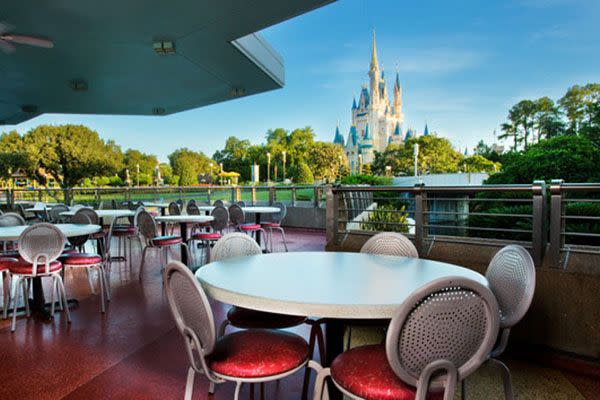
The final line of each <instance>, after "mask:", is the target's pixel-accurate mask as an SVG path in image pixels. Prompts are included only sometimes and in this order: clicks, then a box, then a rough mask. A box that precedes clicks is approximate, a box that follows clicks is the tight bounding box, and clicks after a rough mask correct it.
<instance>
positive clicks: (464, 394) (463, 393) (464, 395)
mask: <svg viewBox="0 0 600 400" xmlns="http://www.w3.org/2000/svg"><path fill="white" fill-rule="evenodd" d="M466 390H467V384H466V379H463V380H462V381H460V398H461V400H465V399H466V398H467V392H466Z"/></svg>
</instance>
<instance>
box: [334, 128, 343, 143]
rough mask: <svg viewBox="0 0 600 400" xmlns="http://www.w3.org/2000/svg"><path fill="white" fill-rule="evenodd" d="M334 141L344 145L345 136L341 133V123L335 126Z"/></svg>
mask: <svg viewBox="0 0 600 400" xmlns="http://www.w3.org/2000/svg"><path fill="white" fill-rule="evenodd" d="M333 143H334V144H339V145H341V146H342V147H343V146H344V137H343V136H342V134H341V133H340V127H339V125H338V126H337V127H336V128H335V137H334V138H333Z"/></svg>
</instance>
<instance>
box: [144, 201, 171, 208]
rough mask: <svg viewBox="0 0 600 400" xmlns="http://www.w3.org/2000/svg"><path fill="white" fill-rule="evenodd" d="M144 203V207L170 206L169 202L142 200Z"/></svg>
mask: <svg viewBox="0 0 600 400" xmlns="http://www.w3.org/2000/svg"><path fill="white" fill-rule="evenodd" d="M142 205H143V206H144V207H151V208H169V203H153V202H150V201H148V202H147V201H142Z"/></svg>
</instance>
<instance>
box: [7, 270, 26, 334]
mask: <svg viewBox="0 0 600 400" xmlns="http://www.w3.org/2000/svg"><path fill="white" fill-rule="evenodd" d="M22 280H23V279H22V278H21V277H20V276H18V277H16V278H15V282H13V288H12V290H13V293H12V296H11V298H12V302H13V312H12V323H11V325H10V331H11V332H14V331H15V328H16V327H17V299H18V297H17V295H18V291H19V286H21V281H22Z"/></svg>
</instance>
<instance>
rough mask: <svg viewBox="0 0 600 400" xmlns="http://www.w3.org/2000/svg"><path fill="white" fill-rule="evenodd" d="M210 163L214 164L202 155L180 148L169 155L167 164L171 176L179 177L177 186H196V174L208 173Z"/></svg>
mask: <svg viewBox="0 0 600 400" xmlns="http://www.w3.org/2000/svg"><path fill="white" fill-rule="evenodd" d="M211 162H212V163H214V161H212V160H211V159H210V158H208V157H207V156H206V155H205V154H204V153H202V152H196V151H192V150H190V149H188V148H181V149H178V150H175V151H174V152H173V153H171V154H169V163H170V164H171V168H172V169H173V174H175V175H178V176H179V185H181V186H191V185H196V184H198V174H201V173H202V174H206V173H208V172H210V163H211ZM159 168H160V167H159Z"/></svg>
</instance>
